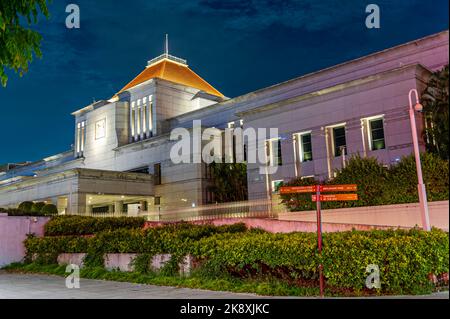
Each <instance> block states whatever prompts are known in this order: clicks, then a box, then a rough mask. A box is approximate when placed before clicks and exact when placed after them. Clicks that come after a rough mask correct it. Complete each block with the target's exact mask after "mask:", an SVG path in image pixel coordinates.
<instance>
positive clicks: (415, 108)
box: [409, 89, 431, 231]
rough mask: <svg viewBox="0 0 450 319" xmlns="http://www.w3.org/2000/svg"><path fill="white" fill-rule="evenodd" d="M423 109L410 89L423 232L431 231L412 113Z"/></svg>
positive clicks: (417, 96)
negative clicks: (413, 98)
mask: <svg viewBox="0 0 450 319" xmlns="http://www.w3.org/2000/svg"><path fill="white" fill-rule="evenodd" d="M413 93H414V94H415V96H416V104H415V105H414V106H413V103H412V94H413ZM422 109H423V106H422V104H420V101H419V94H418V93H417V90H416V89H412V90H410V91H409V119H410V121H411V133H412V138H413V146H414V157H415V159H416V170H417V181H418V183H417V190H418V193H419V203H420V213H421V217H422V227H423V229H424V230H426V231H429V230H431V227H430V217H429V214H428V202H427V191H426V189H425V185H424V184H423V177H422V165H421V163H420V151H419V139H418V137H417V128H416V119H415V115H414V112H415V111H416V112H421V111H422Z"/></svg>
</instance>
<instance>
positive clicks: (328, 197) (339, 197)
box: [280, 184, 358, 297]
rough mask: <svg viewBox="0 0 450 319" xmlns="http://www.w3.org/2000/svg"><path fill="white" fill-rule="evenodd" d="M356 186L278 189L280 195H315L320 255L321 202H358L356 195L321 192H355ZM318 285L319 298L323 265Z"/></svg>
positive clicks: (322, 290)
mask: <svg viewBox="0 0 450 319" xmlns="http://www.w3.org/2000/svg"><path fill="white" fill-rule="evenodd" d="M357 189H358V186H357V185H355V184H342V185H310V186H284V187H281V188H280V194H281V195H283V194H302V193H303V194H304V193H316V194H315V195H312V196H311V199H312V201H313V202H316V218H317V249H318V251H319V254H322V214H321V202H329V201H348V200H358V194H325V195H322V194H321V192H355V191H356V190H357ZM319 277H320V278H319V285H320V296H321V297H323V295H324V280H323V265H322V264H320V265H319Z"/></svg>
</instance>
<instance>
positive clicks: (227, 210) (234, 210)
mask: <svg viewBox="0 0 450 319" xmlns="http://www.w3.org/2000/svg"><path fill="white" fill-rule="evenodd" d="M284 211H285V209H284V208H283V207H281V206H280V205H276V203H274V202H272V201H270V200H268V199H257V200H250V201H241V202H230V203H221V204H210V205H202V206H198V207H192V208H178V209H170V210H161V211H144V212H138V213H123V212H115V213H111V212H92V213H87V214H85V215H86V216H93V217H138V216H139V217H144V218H145V219H146V220H148V221H181V220H183V221H197V220H212V219H221V218H274V217H276V216H277V215H278V213H280V212H284Z"/></svg>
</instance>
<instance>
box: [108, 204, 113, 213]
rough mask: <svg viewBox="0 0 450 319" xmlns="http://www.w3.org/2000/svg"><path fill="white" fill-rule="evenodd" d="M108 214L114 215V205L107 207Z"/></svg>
mask: <svg viewBox="0 0 450 319" xmlns="http://www.w3.org/2000/svg"><path fill="white" fill-rule="evenodd" d="M108 213H114V205H113V204H109V205H108Z"/></svg>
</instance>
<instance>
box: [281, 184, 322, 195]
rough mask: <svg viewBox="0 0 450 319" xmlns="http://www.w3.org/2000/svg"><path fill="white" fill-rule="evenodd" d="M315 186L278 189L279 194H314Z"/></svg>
mask: <svg viewBox="0 0 450 319" xmlns="http://www.w3.org/2000/svg"><path fill="white" fill-rule="evenodd" d="M315 192H316V186H315V185H311V186H282V187H280V194H295V193H315Z"/></svg>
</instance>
